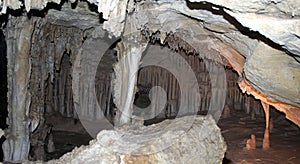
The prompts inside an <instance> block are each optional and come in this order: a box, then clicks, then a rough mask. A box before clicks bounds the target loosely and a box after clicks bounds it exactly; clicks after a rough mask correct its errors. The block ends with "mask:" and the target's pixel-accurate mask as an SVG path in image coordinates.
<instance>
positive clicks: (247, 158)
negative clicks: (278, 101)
mask: <svg viewBox="0 0 300 164" xmlns="http://www.w3.org/2000/svg"><path fill="white" fill-rule="evenodd" d="M272 114H273V115H274V117H273V125H274V128H273V130H272V133H270V149H268V150H263V149H262V141H263V135H264V129H265V120H264V117H256V119H255V120H253V119H251V117H250V116H249V115H247V114H245V113H244V112H239V111H234V112H233V113H231V117H228V118H221V119H220V120H219V122H218V126H219V127H220V128H221V130H222V135H223V137H224V138H225V141H226V144H227V151H226V155H225V159H224V161H223V163H239V164H248V163H251V164H252V163H261V164H274V163H278V164H279V163H280V164H283V163H289V164H298V163H300V153H299V151H300V130H299V128H298V127H297V126H296V125H294V124H292V123H291V122H289V121H287V120H286V119H285V118H284V116H283V115H282V114H278V113H277V114H276V113H274V112H273V113H271V117H272ZM251 134H254V135H255V136H256V149H254V150H246V149H245V147H246V141H247V139H249V138H250V135H251Z"/></svg>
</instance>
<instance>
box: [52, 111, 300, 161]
mask: <svg viewBox="0 0 300 164" xmlns="http://www.w3.org/2000/svg"><path fill="white" fill-rule="evenodd" d="M231 112H232V113H231V116H230V117H228V118H221V119H220V120H219V121H218V126H219V127H220V128H221V130H222V135H223V136H224V138H225V141H226V144H227V152H226V155H225V158H224V161H223V163H242V164H248V163H262V164H269V163H270V164H271V163H272V164H274V163H280V164H282V163H290V164H298V163H300V153H298V152H299V151H300V130H299V128H298V127H297V126H295V125H294V124H292V123H290V122H288V121H287V120H286V119H285V118H284V116H283V115H282V114H278V113H277V114H276V113H275V115H274V113H272V114H273V115H272V114H271V116H272V117H273V116H274V117H273V122H274V128H273V130H272V133H271V134H270V144H271V145H270V146H271V148H270V149H269V150H263V149H262V140H263V135H264V127H265V120H264V117H262V116H260V117H256V119H255V120H253V119H251V117H250V116H249V115H247V114H245V113H244V112H242V111H231ZM152 121H153V122H152ZM152 121H151V122H152V123H154V122H155V123H157V122H160V121H162V120H156V121H155V120H152ZM68 126H69V128H70V124H68ZM74 126H78V124H77V125H74ZM66 128H67V127H66ZM251 134H254V135H255V136H256V145H257V147H256V149H254V150H246V149H245V146H246V140H247V139H249V138H250V135H251ZM53 138H54V143H55V148H56V150H55V152H52V153H48V154H47V160H50V159H57V158H59V157H60V156H62V155H63V154H64V153H66V152H69V151H71V150H72V149H73V148H75V147H79V146H80V145H87V144H88V143H89V141H90V140H91V139H92V137H90V136H89V135H88V134H87V133H78V132H66V131H53Z"/></svg>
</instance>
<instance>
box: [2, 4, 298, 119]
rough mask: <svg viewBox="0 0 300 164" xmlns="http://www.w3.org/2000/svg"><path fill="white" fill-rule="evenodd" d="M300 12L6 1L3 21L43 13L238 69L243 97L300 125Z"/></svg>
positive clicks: (275, 7) (293, 8) (293, 7)
mask: <svg viewBox="0 0 300 164" xmlns="http://www.w3.org/2000/svg"><path fill="white" fill-rule="evenodd" d="M53 4H57V5H53ZM52 6H55V7H52ZM57 7H58V8H57ZM299 8H300V1H298V0H255V1H254V0H252V1H249V0H248V1H241V0H206V1H201V0H190V1H185V0H178V1H170V0H158V1H151V0H148V1H142V0H136V1H133V0H128V1H124V0H114V1H110V0H87V1H76V0H70V2H65V1H63V2H61V1H60V0H39V1H33V0H24V1H21V0H0V10H1V13H0V15H5V14H8V15H13V14H11V13H13V12H12V11H13V10H21V12H22V13H30V12H32V11H34V12H35V13H39V12H43V13H45V15H44V16H42V17H43V18H44V19H46V21H47V22H49V23H51V24H57V25H62V26H69V27H74V26H75V27H77V28H79V29H81V30H84V31H88V30H89V29H91V28H93V29H94V30H93V33H92V34H90V36H93V37H97V36H103V35H104V33H105V32H104V30H105V31H106V32H107V33H108V34H109V35H110V36H111V37H120V36H122V35H125V36H126V35H128V34H130V33H133V32H137V31H139V32H142V34H143V35H144V36H146V37H148V38H151V39H152V40H153V39H154V40H159V41H160V42H161V43H162V44H167V45H168V46H169V47H171V48H172V49H178V48H183V49H186V50H187V51H188V52H193V53H197V54H199V55H200V56H201V57H203V58H206V59H210V60H214V61H216V62H218V63H222V64H224V65H230V66H231V67H232V68H233V69H234V70H235V71H236V72H237V73H238V74H239V76H240V82H239V86H240V88H241V89H242V91H243V92H247V93H249V94H252V95H254V96H255V97H256V98H258V99H260V100H262V101H264V102H267V103H269V104H271V105H273V106H274V107H275V108H276V109H278V110H280V111H282V112H284V113H285V114H286V115H287V118H289V119H290V120H292V121H293V122H294V123H296V124H298V125H300V120H299V118H298V117H297V116H299V115H300V83H299V81H300V63H299V62H300V10H299ZM128 22H130V23H128ZM95 29H96V30H95ZM97 29H98V30H97Z"/></svg>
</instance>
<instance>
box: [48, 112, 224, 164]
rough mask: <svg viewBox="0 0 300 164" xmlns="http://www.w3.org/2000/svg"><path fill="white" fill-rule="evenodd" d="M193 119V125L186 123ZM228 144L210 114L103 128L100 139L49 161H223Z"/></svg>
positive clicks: (98, 137) (99, 135)
mask: <svg viewBox="0 0 300 164" xmlns="http://www.w3.org/2000/svg"><path fill="white" fill-rule="evenodd" d="M191 119H194V122H193V124H192V126H190V127H189V125H187V124H186V122H188V121H189V120H191ZM225 151H226V144H225V142H224V139H223V137H222V136H221V132H220V129H219V128H218V127H217V126H216V123H215V121H214V120H213V118H212V117H211V116H209V115H208V116H206V117H204V116H186V117H182V118H178V119H175V120H167V121H164V122H162V123H159V124H155V125H151V126H146V127H145V126H132V127H123V128H120V129H118V130H109V131H108V130H104V131H101V132H100V133H99V134H98V136H97V139H95V140H93V141H91V142H90V145H88V146H82V147H80V148H78V149H75V150H73V151H72V152H70V153H67V154H65V155H64V156H63V157H61V158H60V159H58V160H53V161H49V163H83V162H84V163H99V162H101V163H222V160H223V157H224V153H225Z"/></svg>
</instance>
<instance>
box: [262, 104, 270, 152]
mask: <svg viewBox="0 0 300 164" xmlns="http://www.w3.org/2000/svg"><path fill="white" fill-rule="evenodd" d="M261 104H262V106H263V108H264V111H265V118H266V129H265V133H264V139H263V149H265V150H267V149H269V148H270V132H269V127H270V126H269V125H270V121H269V120H270V107H269V104H267V103H265V102H261Z"/></svg>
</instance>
